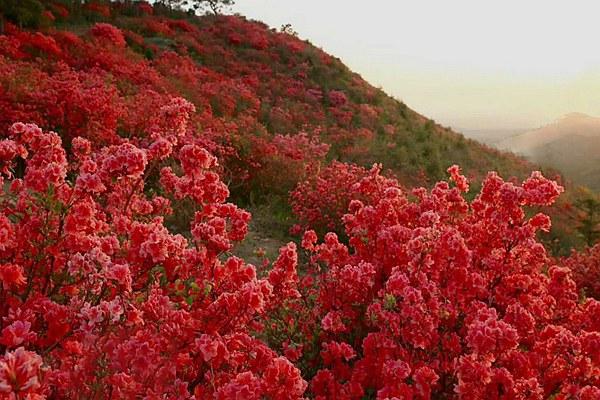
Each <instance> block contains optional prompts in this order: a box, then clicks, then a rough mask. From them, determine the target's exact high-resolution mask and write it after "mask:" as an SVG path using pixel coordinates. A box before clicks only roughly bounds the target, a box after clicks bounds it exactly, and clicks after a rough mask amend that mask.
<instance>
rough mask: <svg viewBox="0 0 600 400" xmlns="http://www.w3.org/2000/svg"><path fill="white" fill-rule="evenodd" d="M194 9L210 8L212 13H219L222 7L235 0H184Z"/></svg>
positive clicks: (228, 5) (233, 2) (232, 3)
mask: <svg viewBox="0 0 600 400" xmlns="http://www.w3.org/2000/svg"><path fill="white" fill-rule="evenodd" d="M183 3H184V4H185V3H187V4H189V6H190V7H191V8H192V9H194V10H195V11H200V10H203V11H205V10H210V11H212V13H213V14H215V15H217V14H220V13H221V12H222V11H223V9H224V8H227V7H230V6H233V5H234V4H235V0H184V2H183Z"/></svg>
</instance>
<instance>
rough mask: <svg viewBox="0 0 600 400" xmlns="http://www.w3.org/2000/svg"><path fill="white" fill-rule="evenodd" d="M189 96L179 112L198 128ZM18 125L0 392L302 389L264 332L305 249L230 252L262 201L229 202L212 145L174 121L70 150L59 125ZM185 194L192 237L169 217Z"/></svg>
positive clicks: (291, 392)
mask: <svg viewBox="0 0 600 400" xmlns="http://www.w3.org/2000/svg"><path fill="white" fill-rule="evenodd" d="M178 109H179V110H180V111H181V110H184V111H181V112H183V115H179V116H177V115H170V118H174V119H175V120H180V123H181V125H180V128H181V129H182V131H185V128H186V126H185V125H186V120H187V117H186V115H185V107H180V108H178ZM171 126H174V125H171ZM10 137H11V139H6V140H4V141H2V142H0V148H1V149H2V151H1V152H0V157H1V158H0V167H1V168H2V171H3V177H2V179H3V181H2V183H3V187H4V190H3V191H2V193H1V194H0V201H1V204H2V209H1V213H0V225H1V227H0V235H1V238H2V241H1V243H2V245H1V246H0V281H1V283H2V285H1V286H0V304H1V306H0V315H1V317H2V318H1V322H0V348H1V349H2V353H3V355H2V356H1V357H0V394H2V398H4V397H5V396H8V397H7V398H32V399H33V398H45V396H48V397H59V398H74V399H75V398H90V397H94V396H96V397H101V398H110V397H113V398H136V397H139V396H145V397H147V398H173V399H184V398H215V397H216V398H224V399H225V398H232V396H233V397H235V396H234V394H236V393H237V395H238V396H239V393H243V394H244V398H255V399H259V398H264V397H265V396H266V397H268V398H273V399H287V398H290V397H291V398H298V397H300V395H301V394H302V393H303V392H304V390H305V388H306V382H305V381H304V380H303V379H302V377H301V376H300V371H299V370H298V369H297V368H296V367H295V366H294V365H293V364H292V363H291V362H290V361H288V360H287V359H285V358H282V357H281V356H279V355H278V354H277V353H276V352H274V351H273V350H271V349H270V348H269V347H268V346H267V345H266V344H265V343H263V342H262V341H260V340H259V339H258V337H259V333H260V332H261V330H262V328H261V320H264V318H265V315H266V314H267V312H268V311H269V310H271V309H274V308H277V307H279V306H278V305H279V304H282V302H284V301H286V299H287V298H292V299H295V298H297V297H298V294H297V292H296V291H295V290H294V287H295V284H296V280H297V278H296V263H297V258H296V255H295V254H296V253H295V247H294V246H293V245H289V246H288V247H286V248H285V249H284V250H282V253H281V257H280V258H279V259H278V260H277V261H276V262H275V264H274V268H273V271H272V272H271V274H270V275H269V277H268V278H263V279H261V278H258V277H257V275H256V271H255V269H254V267H253V266H251V265H248V264H246V263H245V262H244V261H243V260H240V259H238V258H225V257H222V256H223V254H224V252H226V251H228V250H229V249H231V247H232V243H233V242H236V241H239V240H242V239H243V238H244V236H245V233H246V230H247V223H248V221H249V218H250V215H249V214H248V213H247V212H245V211H243V210H240V209H238V208H237V207H236V206H234V205H233V204H227V203H224V200H225V198H226V197H227V195H228V192H227V188H226V186H225V185H224V184H223V183H222V182H221V181H220V179H219V176H218V175H217V174H216V173H214V172H212V171H210V169H211V168H213V167H214V166H215V165H216V161H215V158H214V157H213V156H212V155H210V154H209V153H208V152H207V151H206V150H204V149H203V148H201V147H199V146H197V145H192V144H185V143H180V142H179V141H178V136H177V135H168V134H165V135H164V136H161V137H157V139H156V140H155V141H154V142H148V146H147V147H138V146H136V145H133V144H131V143H127V142H123V143H122V144H118V145H110V146H106V147H101V148H99V149H98V150H93V149H92V148H93V146H92V145H91V143H90V142H89V141H87V140H86V139H82V138H76V139H74V140H73V144H72V151H73V158H72V159H71V160H69V161H68V160H67V155H66V152H65V151H64V149H63V147H62V142H61V139H60V137H59V136H58V135H57V134H55V133H51V132H50V133H46V132H43V131H42V130H41V129H39V128H38V127H37V126H35V125H28V124H21V123H17V124H14V125H13V126H12V128H11V130H10ZM156 143H163V144H164V145H157V144H156ZM156 146H162V147H164V150H163V151H161V152H160V157H153V151H152V149H153V148H155V147H156ZM19 160H23V162H24V163H25V169H24V173H23V176H22V177H19V178H17V177H15V176H14V175H13V174H12V171H13V170H14V169H15V167H16V165H17V162H18V161H19ZM174 171H180V174H181V175H179V172H178V173H176V172H174ZM149 181H154V182H157V183H156V184H153V186H148V182H149ZM158 192H161V193H162V194H163V196H161V195H158ZM164 196H166V197H164ZM184 198H189V199H190V200H191V201H192V204H195V207H196V209H197V210H198V211H197V212H196V213H195V215H194V218H193V221H191V224H190V231H189V232H190V234H189V235H188V236H187V237H188V238H186V237H184V236H182V235H180V234H174V233H172V232H170V231H169V229H168V228H167V227H166V226H165V224H164V216H165V215H168V213H169V212H170V210H171V207H170V204H171V202H172V201H173V200H175V199H184ZM194 396H195V397H194Z"/></svg>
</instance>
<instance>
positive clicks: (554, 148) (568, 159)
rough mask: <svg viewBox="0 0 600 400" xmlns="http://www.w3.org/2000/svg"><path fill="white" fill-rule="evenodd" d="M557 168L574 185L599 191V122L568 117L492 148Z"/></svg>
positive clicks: (581, 115) (512, 137)
mask: <svg viewBox="0 0 600 400" xmlns="http://www.w3.org/2000/svg"><path fill="white" fill-rule="evenodd" d="M494 145H495V146H496V147H498V148H499V149H502V150H510V151H512V152H514V153H517V154H520V155H523V156H525V157H527V158H529V159H530V160H532V161H533V162H535V163H538V164H541V165H545V166H550V167H553V168H557V169H559V170H560V171H562V172H563V173H564V174H565V175H566V176H567V177H568V178H570V179H572V180H573V181H574V182H576V183H579V184H583V185H586V186H589V187H590V188H592V189H595V190H600V118H598V117H592V116H589V115H586V114H581V113H571V114H567V115H565V116H564V117H562V118H560V119H558V120H556V121H554V122H553V123H551V124H548V125H546V126H543V127H541V128H538V129H535V130H531V131H528V132H525V133H522V134H519V135H515V136H511V137H508V138H506V139H504V140H501V141H499V142H497V143H495V144H494Z"/></svg>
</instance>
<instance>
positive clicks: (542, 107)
mask: <svg viewBox="0 0 600 400" xmlns="http://www.w3.org/2000/svg"><path fill="white" fill-rule="evenodd" d="M233 10H234V12H239V13H240V14H242V15H245V16H247V17H249V18H251V19H257V20H261V21H263V22H265V23H267V24H268V25H270V26H272V27H276V28H279V27H281V26H282V25H283V24H287V23H290V24H291V25H292V28H293V29H294V30H295V31H296V32H298V34H299V36H300V37H301V38H303V39H308V40H310V41H311V42H312V43H313V44H315V45H316V46H318V47H321V48H323V49H324V50H325V51H327V52H328V53H330V54H332V55H334V56H336V57H339V58H340V59H341V60H342V61H343V62H344V63H345V64H346V65H348V66H349V67H350V68H351V69H352V70H354V71H355V72H358V73H359V74H361V75H362V77H363V78H365V79H366V80H367V81H369V82H370V83H371V84H373V85H375V86H378V87H381V88H383V89H384V90H385V91H386V92H387V93H389V94H391V95H393V96H394V97H396V98H398V99H400V100H402V101H404V102H405V103H406V104H407V105H408V106H409V107H411V108H412V109H414V110H416V111H417V112H419V113H421V114H424V115H426V116H427V117H430V118H433V119H434V120H436V121H437V122H439V123H441V124H442V125H445V126H451V127H454V128H457V129H477V130H482V129H521V128H534V127H539V126H541V125H544V124H546V123H548V122H551V121H554V120H556V119H557V118H559V117H561V116H562V115H564V114H567V113H570V112H582V113H586V114H590V115H594V116H600V46H599V39H600V23H598V16H599V15H600V2H598V1H587V0H585V1H584V0H563V1H554V0H545V1H538V0H496V1H491V0H412V1H405V0H369V1H356V0H303V1H297V0H296V1H292V0H237V1H236V5H235V6H234V9H233Z"/></svg>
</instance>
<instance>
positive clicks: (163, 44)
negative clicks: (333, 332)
mask: <svg viewBox="0 0 600 400" xmlns="http://www.w3.org/2000/svg"><path fill="white" fill-rule="evenodd" d="M51 4H53V6H52V7H50V8H49V9H48V10H46V12H47V13H48V12H50V13H52V18H50V19H49V20H48V21H47V22H46V24H45V27H43V28H40V29H38V30H27V29H24V28H19V27H17V25H15V24H12V23H10V22H6V23H5V24H4V34H3V35H2V36H1V37H0V108H1V109H2V113H0V131H1V132H7V128H8V126H10V124H12V123H13V122H15V121H25V122H32V123H36V124H38V125H39V126H40V127H41V128H43V129H45V130H54V131H56V132H57V133H59V134H60V135H61V137H62V139H63V141H64V142H65V144H66V146H67V148H70V146H71V141H72V139H73V138H74V137H77V136H83V137H87V138H90V139H92V141H93V143H99V144H113V143H120V142H122V141H126V140H129V139H130V138H132V137H148V138H149V139H150V138H152V137H153V135H155V134H156V133H157V132H158V131H160V130H161V129H164V127H160V126H158V125H157V123H158V122H157V121H158V120H159V119H160V118H158V117H159V114H160V113H164V112H166V113H168V112H172V111H168V110H169V109H174V108H181V107H184V108H185V112H186V113H188V114H189V118H190V124H189V127H188V128H187V132H185V133H186V134H187V135H189V136H193V137H194V138H195V139H194V140H195V141H196V142H197V143H198V144H200V145H201V146H203V147H205V148H206V149H208V150H209V151H210V152H211V153H213V154H214V155H216V156H217V157H218V159H219V164H220V171H219V173H220V174H221V176H222V177H223V179H224V180H225V181H226V182H227V183H228V186H229V190H230V191H231V195H232V196H231V198H232V201H234V202H235V203H237V204H240V205H242V206H245V207H250V208H251V209H252V211H255V215H264V216H265V218H266V219H268V221H264V220H263V221H257V225H258V226H260V227H265V226H266V227H269V228H267V229H268V230H269V231H268V232H267V234H266V235H268V237H269V238H272V237H273V236H275V232H278V235H279V236H281V235H282V234H281V232H286V231H287V229H288V228H289V226H290V225H291V224H292V222H293V221H292V216H291V210H290V207H289V204H288V202H287V199H288V193H289V192H290V190H292V189H293V188H294V187H295V186H296V184H297V183H298V182H299V181H302V180H304V179H306V178H307V174H310V173H312V172H314V171H318V169H319V168H320V167H319V166H320V165H324V164H327V163H329V162H330V161H332V160H340V161H346V162H354V163H357V164H359V165H361V166H364V167H368V168H370V166H371V165H372V164H373V163H382V164H383V167H384V170H386V171H387V173H388V174H392V175H394V176H396V177H397V178H398V179H399V181H400V182H401V183H402V184H403V185H405V186H406V187H412V186H415V185H425V186H429V185H431V184H433V183H434V182H436V181H438V180H440V179H445V178H446V176H447V173H446V169H447V168H448V167H449V166H450V165H452V164H458V165H460V166H461V167H462V169H463V171H464V172H465V174H466V175H467V176H468V177H470V178H472V179H473V180H474V184H473V185H472V186H473V190H472V193H475V192H476V190H477V185H478V183H477V182H478V181H480V180H481V178H482V177H484V176H485V175H486V174H487V171H492V170H493V171H498V173H499V174H501V175H502V176H504V177H507V178H509V177H511V176H516V177H518V178H523V177H524V176H526V175H528V174H529V172H530V171H531V170H533V169H536V167H535V166H533V165H532V164H530V163H529V162H527V161H525V160H524V159H523V158H520V157H517V156H515V155H512V154H510V153H504V152H501V151H498V150H495V149H492V148H489V147H487V146H485V145H482V144H480V143H478V142H476V141H474V140H470V139H466V138H465V137H464V136H463V135H461V134H459V133H456V132H453V131H451V130H449V129H446V128H444V127H441V126H439V125H437V124H436V123H435V122H434V121H432V120H430V119H427V118H426V117H424V116H422V115H420V114H418V113H416V112H415V111H413V110H411V109H410V108H409V107H407V106H406V105H405V104H403V103H402V102H400V101H397V100H396V99H394V98H392V97H390V96H388V95H387V94H385V93H384V92H383V91H382V90H380V89H377V88H375V87H373V86H371V85H370V84H369V83H368V82H366V81H365V80H363V79H362V78H361V77H360V76H359V75H358V74H356V73H353V72H352V71H350V70H349V69H348V68H347V67H346V66H345V65H344V64H343V63H342V62H341V61H340V60H339V59H337V58H335V57H333V56H331V55H328V54H326V53H325V52H323V51H322V50H320V49H319V48H317V47H315V46H313V45H312V44H310V43H309V42H307V41H304V40H301V39H299V38H298V37H296V36H294V35H292V34H289V33H287V32H280V31H276V30H273V29H269V28H268V27H267V26H266V25H264V24H262V23H260V22H256V21H249V20H247V19H245V18H244V17H241V16H203V17H192V16H190V15H187V14H185V13H181V12H172V11H169V10H166V9H164V8H159V7H155V8H154V9H153V8H141V7H140V6H139V5H136V4H131V3H111V5H110V7H109V6H108V5H106V6H103V7H104V8H102V9H98V8H91V7H83V8H77V9H70V10H67V9H66V8H64V7H63V8H62V9H59V8H57V7H58V6H56V3H51ZM179 98H183V99H186V100H187V101H188V102H190V103H191V104H192V105H193V108H189V107H188V106H186V105H185V104H183V103H182V102H181V101H180V100H178V99H179ZM161 110H162V111H161ZM307 166H310V168H308V169H307ZM315 166H316V167H315ZM257 210H258V211H259V212H256V211H257ZM184 212H187V211H186V208H185V207H182V209H181V210H180V213H184ZM180 220H182V221H185V220H186V219H185V218H180ZM169 222H170V223H171V224H172V225H173V226H174V227H175V228H177V226H178V224H179V223H180V222H178V221H177V220H176V219H175V218H172V219H171V221H169ZM257 229H262V228H259V227H257ZM283 236H284V237H283V238H282V239H286V237H285V234H283ZM262 239H263V238H262V237H261V235H259V236H258V237H257V242H260V241H261V240H262Z"/></svg>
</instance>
